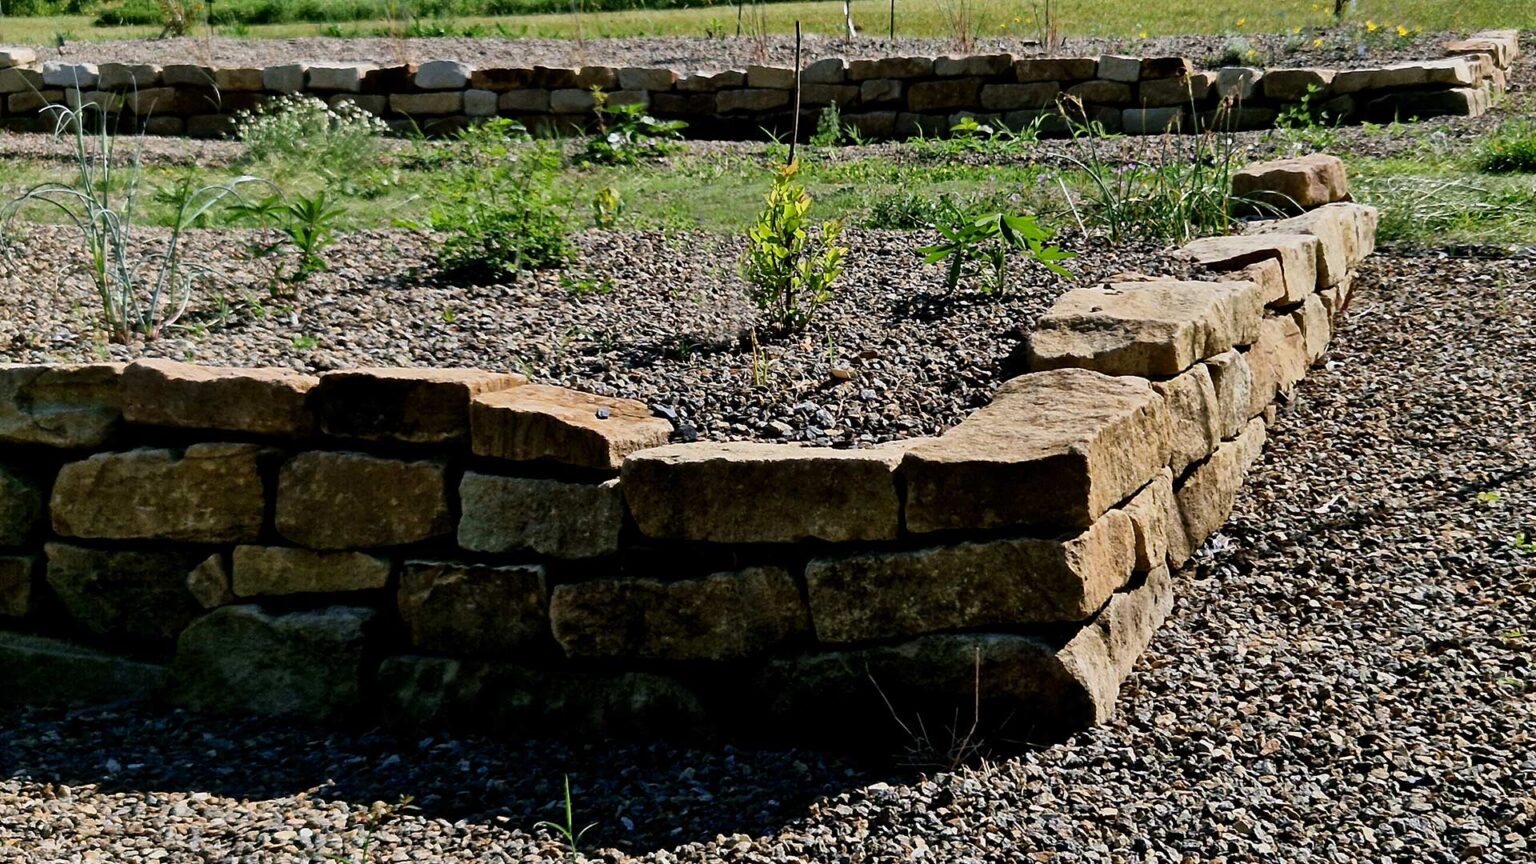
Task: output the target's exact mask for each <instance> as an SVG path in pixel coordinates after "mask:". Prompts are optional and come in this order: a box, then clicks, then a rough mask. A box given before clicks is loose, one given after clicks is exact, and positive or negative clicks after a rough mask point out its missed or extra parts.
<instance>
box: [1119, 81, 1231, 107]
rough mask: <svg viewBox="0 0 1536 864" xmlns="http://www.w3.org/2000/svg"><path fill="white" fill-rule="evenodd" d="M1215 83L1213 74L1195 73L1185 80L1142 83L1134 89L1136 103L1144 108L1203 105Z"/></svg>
mask: <svg viewBox="0 0 1536 864" xmlns="http://www.w3.org/2000/svg"><path fill="white" fill-rule="evenodd" d="M1215 83H1216V73H1214V72H1196V73H1194V74H1193V75H1190V76H1188V77H1186V78H1159V79H1156V80H1153V81H1143V82H1141V86H1139V87H1137V88H1136V97H1137V100H1136V101H1137V103H1138V104H1140V105H1141V106H1142V107H1144V108H1180V109H1182V108H1188V107H1190V106H1193V105H1198V104H1203V103H1205V101H1206V100H1207V99H1208V98H1209V96H1210V95H1211V93H1212V92H1213V90H1212V88H1213V86H1214V85H1215Z"/></svg>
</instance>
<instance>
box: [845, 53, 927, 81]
mask: <svg viewBox="0 0 1536 864" xmlns="http://www.w3.org/2000/svg"><path fill="white" fill-rule="evenodd" d="M932 74H933V60H932V59H931V58H928V57H882V58H880V59H878V60H850V61H848V80H849V81H868V80H869V79H871V78H904V79H906V78H927V77H928V76H930V75H932Z"/></svg>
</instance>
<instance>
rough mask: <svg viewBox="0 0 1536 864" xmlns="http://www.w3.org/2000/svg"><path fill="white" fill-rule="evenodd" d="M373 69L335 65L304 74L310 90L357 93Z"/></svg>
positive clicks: (369, 66) (315, 67)
mask: <svg viewBox="0 0 1536 864" xmlns="http://www.w3.org/2000/svg"><path fill="white" fill-rule="evenodd" d="M375 68H377V67H376V66H374V65H373V64H371V63H337V64H326V65H323V66H311V67H309V69H308V70H307V73H306V74H308V76H309V89H311V90H326V91H333V92H339V93H358V92H360V91H361V90H362V89H363V76H364V75H365V74H367V73H368V72H369V71H370V70H372V69H375ZM417 77H418V78H419V77H420V73H417ZM418 86H419V85H418Z"/></svg>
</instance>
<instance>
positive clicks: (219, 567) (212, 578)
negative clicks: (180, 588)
mask: <svg viewBox="0 0 1536 864" xmlns="http://www.w3.org/2000/svg"><path fill="white" fill-rule="evenodd" d="M187 592H188V593H190V594H191V595H192V599H194V600H196V601H197V605H199V606H201V607H203V608H204V609H217V608H219V607H220V606H228V605H229V604H231V603H233V602H235V592H234V591H233V590H232V589H231V588H230V578H229V567H227V566H226V565H225V564H224V555H223V554H222V553H217V552H216V553H214V554H212V555H209V556H208V557H207V558H204V559H203V561H202V563H200V564H198V565H197V566H196V567H193V568H192V569H191V570H189V571H187Z"/></svg>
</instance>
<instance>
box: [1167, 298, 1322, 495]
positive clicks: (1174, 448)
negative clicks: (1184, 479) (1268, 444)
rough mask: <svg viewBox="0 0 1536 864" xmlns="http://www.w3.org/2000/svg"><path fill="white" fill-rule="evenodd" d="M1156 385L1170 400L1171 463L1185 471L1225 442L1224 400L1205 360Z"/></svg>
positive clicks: (1174, 468)
mask: <svg viewBox="0 0 1536 864" xmlns="http://www.w3.org/2000/svg"><path fill="white" fill-rule="evenodd" d="M1312 296H1314V297H1316V296H1317V295H1316V294H1314V295H1312ZM1152 389H1153V390H1156V391H1157V392H1158V393H1159V394H1160V395H1161V396H1162V397H1163V399H1164V400H1165V401H1166V402H1167V403H1168V417H1169V421H1170V422H1169V430H1170V433H1171V434H1170V436H1169V444H1170V450H1171V455H1170V456H1169V462H1168V464H1169V466H1170V467H1172V468H1173V473H1175V474H1182V473H1184V469H1185V468H1187V467H1189V465H1190V464H1191V463H1194V462H1198V461H1200V460H1201V459H1204V458H1205V457H1207V456H1209V455H1210V454H1211V451H1212V450H1215V449H1216V445H1217V444H1219V443H1221V404H1220V402H1219V400H1218V399H1217V397H1216V386H1215V384H1213V383H1212V382H1211V373H1210V371H1209V370H1208V369H1207V368H1206V366H1205V364H1203V363H1197V364H1195V365H1194V366H1191V367H1190V368H1189V369H1188V370H1187V371H1185V372H1183V373H1182V374H1180V375H1179V376H1178V377H1176V378H1173V379H1171V380H1168V381H1154V382H1152Z"/></svg>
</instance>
